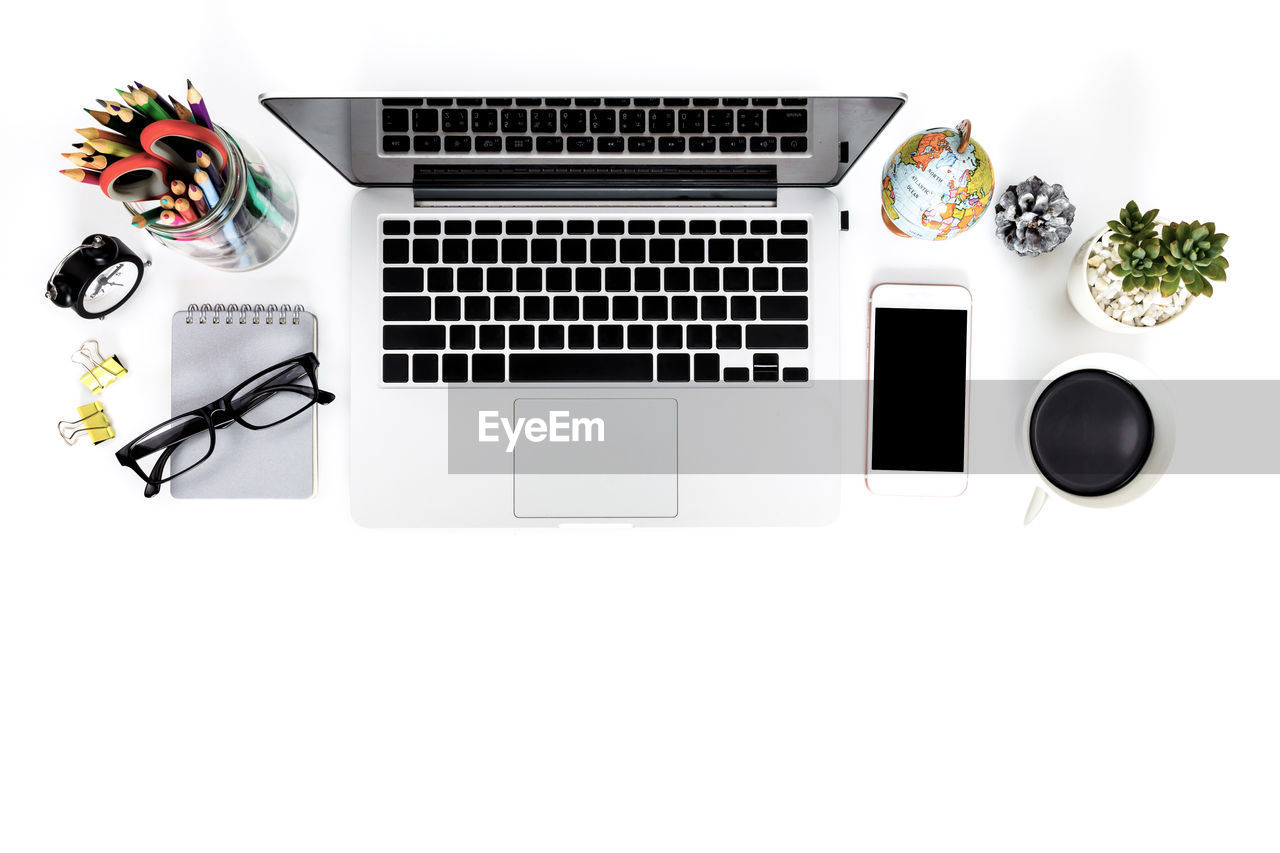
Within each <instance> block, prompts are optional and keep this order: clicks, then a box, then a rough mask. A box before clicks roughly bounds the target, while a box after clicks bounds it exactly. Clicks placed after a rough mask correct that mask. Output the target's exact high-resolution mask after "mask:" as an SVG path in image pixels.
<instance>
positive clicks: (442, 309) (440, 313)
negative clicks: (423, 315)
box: [436, 296, 462, 322]
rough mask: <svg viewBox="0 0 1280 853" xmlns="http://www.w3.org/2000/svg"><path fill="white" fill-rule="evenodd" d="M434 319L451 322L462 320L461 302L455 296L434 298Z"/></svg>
mask: <svg viewBox="0 0 1280 853" xmlns="http://www.w3.org/2000/svg"><path fill="white" fill-rule="evenodd" d="M436 319H437V320H448V321H451V322H454V321H457V320H461V319H462V300H461V299H459V298H458V297H457V296H437V297H436Z"/></svg>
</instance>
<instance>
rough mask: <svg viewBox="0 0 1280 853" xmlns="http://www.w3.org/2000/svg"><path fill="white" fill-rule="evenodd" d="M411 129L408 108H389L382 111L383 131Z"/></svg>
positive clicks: (396, 131) (400, 131)
mask: <svg viewBox="0 0 1280 853" xmlns="http://www.w3.org/2000/svg"><path fill="white" fill-rule="evenodd" d="M408 129H409V111H408V110H387V109H384V110H383V111H382V132H383V133H404V132H405V131H407V130H408Z"/></svg>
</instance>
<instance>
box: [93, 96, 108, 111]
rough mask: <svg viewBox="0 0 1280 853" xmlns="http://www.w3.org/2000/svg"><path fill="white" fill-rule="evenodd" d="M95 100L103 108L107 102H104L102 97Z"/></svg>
mask: <svg viewBox="0 0 1280 853" xmlns="http://www.w3.org/2000/svg"><path fill="white" fill-rule="evenodd" d="M95 100H96V101H97V102H98V103H99V104H101V105H102V106H103V108H104V109H105V108H106V106H107V102H106V101H104V100H102V98H96V99H95Z"/></svg>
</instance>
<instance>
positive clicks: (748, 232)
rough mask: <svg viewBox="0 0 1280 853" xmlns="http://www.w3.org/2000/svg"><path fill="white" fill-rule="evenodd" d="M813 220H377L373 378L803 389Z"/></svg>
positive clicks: (806, 371) (807, 360) (420, 382)
mask: <svg viewBox="0 0 1280 853" xmlns="http://www.w3.org/2000/svg"><path fill="white" fill-rule="evenodd" d="M808 233H809V222H808V220H807V219H804V218H777V217H752V218H740V219H719V218H697V217H688V216H680V217H660V218H634V219H623V218H607V217H605V218H599V219H587V218H578V217H539V218H530V219H502V218H483V217H482V218H455V217H449V218H425V219H424V218H397V217H385V218H383V220H382V238H381V247H380V250H381V260H382V269H381V275H382V290H383V298H382V320H383V325H382V350H383V354H382V381H383V383H385V384H389V385H442V384H452V383H503V382H515V383H526V382H527V383H538V382H563V383H573V382H607V383H612V382H621V383H628V382H641V383H645V382H676V383H680V382H692V383H724V382H728V383H738V382H770V383H772V382H806V381H808V379H809V368H810V366H811V365H810V358H809V355H810V353H809V323H808V321H809V297H808V291H809V239H808Z"/></svg>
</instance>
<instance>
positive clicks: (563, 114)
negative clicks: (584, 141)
mask: <svg viewBox="0 0 1280 853" xmlns="http://www.w3.org/2000/svg"><path fill="white" fill-rule="evenodd" d="M560 132H561V133H586V132H587V111H586V110H561V111H560Z"/></svg>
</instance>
